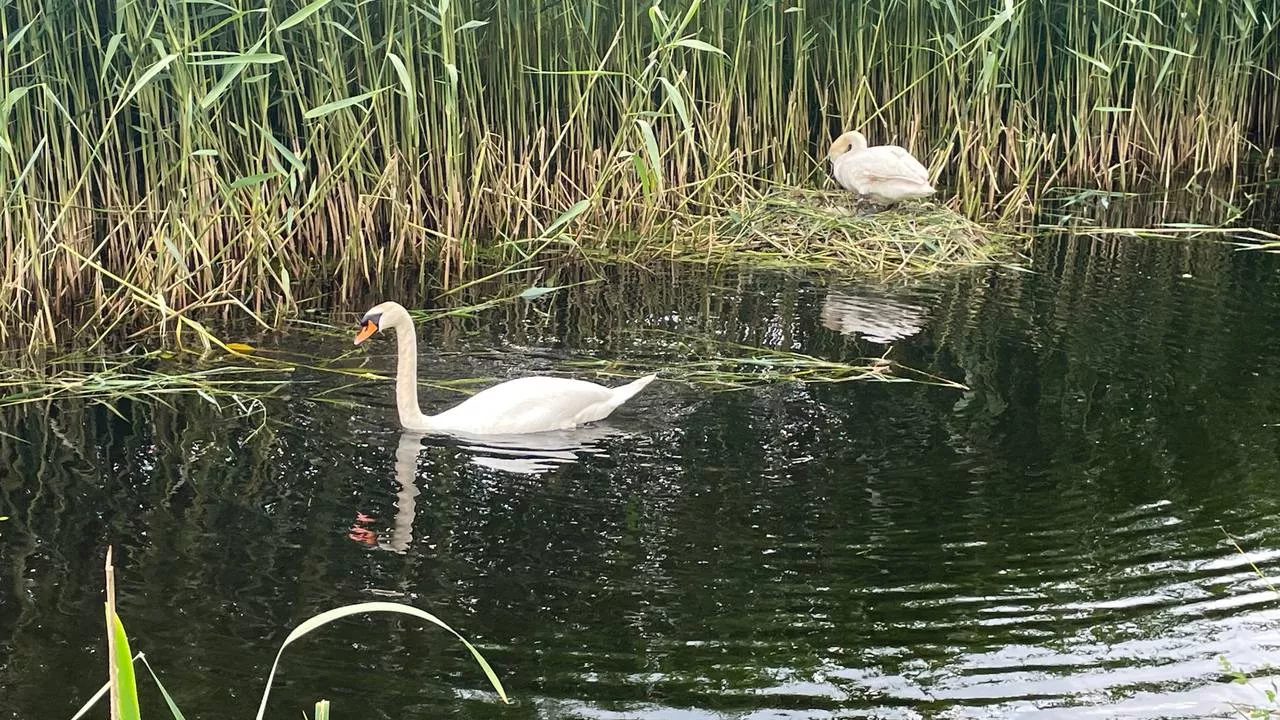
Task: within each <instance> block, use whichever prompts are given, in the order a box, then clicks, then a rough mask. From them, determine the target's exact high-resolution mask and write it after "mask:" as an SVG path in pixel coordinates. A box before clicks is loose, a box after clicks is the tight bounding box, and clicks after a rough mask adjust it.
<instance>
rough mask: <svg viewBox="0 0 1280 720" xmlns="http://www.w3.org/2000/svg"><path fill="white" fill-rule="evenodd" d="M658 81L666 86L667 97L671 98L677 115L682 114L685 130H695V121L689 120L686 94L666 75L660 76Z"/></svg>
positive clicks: (681, 121) (681, 118) (681, 122)
mask: <svg viewBox="0 0 1280 720" xmlns="http://www.w3.org/2000/svg"><path fill="white" fill-rule="evenodd" d="M658 82H660V83H662V87H664V88H666V91H667V98H668V99H669V100H671V106H672V107H674V108H675V109H676V115H679V116H680V124H682V125H684V129H685V132H693V123H692V122H690V121H689V109H688V107H687V106H686V105H685V104H684V95H682V94H681V93H680V89H679V88H677V87H676V86H675V85H672V84H671V81H670V80H668V79H666V78H665V77H661V76H659V77H658Z"/></svg>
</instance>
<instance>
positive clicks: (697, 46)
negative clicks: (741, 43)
mask: <svg viewBox="0 0 1280 720" xmlns="http://www.w3.org/2000/svg"><path fill="white" fill-rule="evenodd" d="M671 44H672V45H679V46H680V47H687V48H689V49H691V50H701V51H702V52H706V53H712V54H713V55H719V56H721V57H728V55H726V54H725V52H724V51H723V50H721V49H720V48H718V47H716V46H715V45H712V44H711V43H709V42H706V41H704V40H699V39H697V38H691V37H685V38H680V39H679V40H677V41H675V42H673V43H671Z"/></svg>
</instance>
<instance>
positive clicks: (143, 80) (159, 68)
mask: <svg viewBox="0 0 1280 720" xmlns="http://www.w3.org/2000/svg"><path fill="white" fill-rule="evenodd" d="M177 57H178V55H177V53H169V54H168V55H165V56H164V57H162V58H160V59H159V60H157V61H156V63H155V64H154V65H152V66H151V67H150V68H147V71H146V72H144V73H142V77H140V78H138V82H136V83H134V84H133V88H132V89H131V90H129V94H128V95H125V96H124V102H122V103H121V104H122V105H123V104H126V103H128V102H129V101H130V100H132V99H133V96H134V95H137V94H138V91H139V90H141V89H142V88H143V87H145V86H146V84H147V83H149V82H151V80H152V78H154V77H155V76H157V75H159V74H160V73H162V72H164V69H165V68H167V67H169V63H171V62H173V61H174V60H176V59H177Z"/></svg>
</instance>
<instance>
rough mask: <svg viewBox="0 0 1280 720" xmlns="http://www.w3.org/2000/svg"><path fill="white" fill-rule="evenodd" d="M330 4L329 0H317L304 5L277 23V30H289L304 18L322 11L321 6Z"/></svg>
mask: <svg viewBox="0 0 1280 720" xmlns="http://www.w3.org/2000/svg"><path fill="white" fill-rule="evenodd" d="M328 4H329V0H315V2H312V3H309V4H307V5H304V6H302V7H301V8H299V9H298V11H297V12H295V13H294V14H292V15H290V16H289V17H287V18H285V19H284V21H283V22H281V23H280V24H279V25H277V26H276V32H284V31H285V30H288V29H289V28H291V27H293V26H294V25H297V24H298V23H300V22H302V21H303V20H306V19H307V18H309V17H311V16H312V15H315V14H316V13H317V12H319V11H320V8H322V7H324V6H325V5H328Z"/></svg>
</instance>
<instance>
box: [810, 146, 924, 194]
mask: <svg viewBox="0 0 1280 720" xmlns="http://www.w3.org/2000/svg"><path fill="white" fill-rule="evenodd" d="M827 159H828V160H830V161H831V174H832V175H833V176H834V177H835V179H836V182H838V183H840V187H842V188H844V189H845V190H850V191H853V192H856V193H858V194H859V195H862V196H864V197H867V198H869V199H870V200H871V201H873V202H876V203H879V204H881V205H892V204H894V203H898V202H901V201H903V200H911V199H915V198H923V197H928V196H930V195H932V194H933V193H934V192H935V190H934V189H933V185H931V184H929V171H928V170H927V169H925V166H924V165H921V164H920V161H919V160H916V159H915V158H914V157H912V155H911V153H909V152H907V150H906V149H905V148H901V147H898V146H897V145H875V146H873V147H867V138H866V137H865V136H864V135H863V134H862V133H860V132H858V131H857V130H850V131H849V132H847V133H845V134H843V135H841V136H840V137H838V138H836V139H835V142H833V143H831V148H830V149H829V150H828V151H827Z"/></svg>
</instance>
